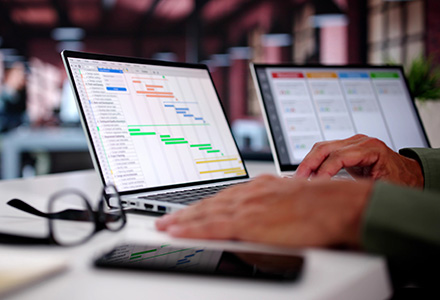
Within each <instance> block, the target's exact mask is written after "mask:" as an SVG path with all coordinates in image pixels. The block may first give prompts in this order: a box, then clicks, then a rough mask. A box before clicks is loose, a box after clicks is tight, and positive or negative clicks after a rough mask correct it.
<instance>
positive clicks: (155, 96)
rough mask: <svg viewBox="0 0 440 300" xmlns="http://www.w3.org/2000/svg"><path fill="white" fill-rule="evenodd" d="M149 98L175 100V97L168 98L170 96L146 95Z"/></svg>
mask: <svg viewBox="0 0 440 300" xmlns="http://www.w3.org/2000/svg"><path fill="white" fill-rule="evenodd" d="M145 96H147V97H149V98H174V96H168V95H145Z"/></svg>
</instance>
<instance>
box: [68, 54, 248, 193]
mask: <svg viewBox="0 0 440 300" xmlns="http://www.w3.org/2000/svg"><path fill="white" fill-rule="evenodd" d="M61 56H62V59H63V62H64V66H65V68H66V70H67V74H68V77H69V81H70V85H71V87H72V90H73V92H74V95H75V102H76V105H77V108H78V110H79V113H80V119H81V124H82V127H83V129H84V131H85V132H86V137H87V142H88V146H89V151H90V153H91V154H92V155H91V156H92V161H93V164H94V167H95V169H96V170H97V171H98V173H99V175H100V178H101V182H102V184H103V185H104V186H105V185H106V182H105V178H104V175H103V172H102V169H101V165H100V162H99V159H98V155H97V153H96V149H95V145H94V144H93V139H92V135H91V132H90V129H89V127H88V125H87V122H86V117H85V113H84V110H83V107H82V104H81V100H80V97H79V93H78V90H77V87H76V84H75V81H74V79H73V78H74V76H73V72H72V69H71V68H70V64H69V61H68V59H69V58H79V59H89V60H101V61H110V62H118V63H132V64H144V65H152V66H163V67H175V68H189V69H199V70H206V71H207V73H208V75H209V79H210V80H211V83H212V85H213V88H214V90H215V93H216V95H217V101H218V102H219V104H220V107H221V108H222V112H223V116H224V117H225V120H226V123H227V125H228V129H229V134H231V136H232V139H233V141H234V145H235V147H236V149H237V152H238V155H239V157H240V160H241V161H242V163H243V168H244V170H245V172H246V175H241V176H234V177H228V178H220V179H212V180H200V181H192V182H187V183H179V184H172V185H162V186H158V187H151V188H144V189H135V190H130V191H122V192H120V194H121V195H129V194H133V193H135V194H138V193H146V192H151V191H160V190H167V189H174V188H182V187H191V186H198V185H208V184H212V183H220V182H227V181H236V180H242V179H249V172H248V171H247V168H246V165H245V163H244V160H243V157H242V154H241V152H240V149H239V148H238V146H237V142H236V140H235V138H234V136H233V134H232V131H231V126H230V122H229V120H228V118H227V115H226V113H225V108H224V106H223V104H222V102H221V101H220V97H219V94H218V91H217V89H216V87H215V85H214V81H213V79H212V76H211V73H210V72H209V69H208V67H207V66H206V65H203V64H189V63H177V62H167V61H158V60H149V59H143V58H136V57H125V56H116V55H105V54H97V53H87V52H77V51H70V50H64V51H62V52H61Z"/></svg>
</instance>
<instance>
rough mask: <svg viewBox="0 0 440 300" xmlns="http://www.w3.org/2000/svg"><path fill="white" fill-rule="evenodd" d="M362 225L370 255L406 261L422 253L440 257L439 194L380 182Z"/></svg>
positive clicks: (377, 184) (365, 243)
mask: <svg viewBox="0 0 440 300" xmlns="http://www.w3.org/2000/svg"><path fill="white" fill-rule="evenodd" d="M425 170H426V169H425ZM430 172H434V173H435V172H437V173H438V172H439V171H438V170H430ZM430 175H432V174H430ZM428 183H430V182H428ZM362 225H363V226H362V246H363V248H364V249H365V250H367V251H369V252H373V253H379V254H382V255H386V256H393V257H404V258H408V257H412V256H414V257H416V256H419V255H420V254H421V253H423V255H429V254H432V255H437V256H438V253H440V193H438V192H437V191H428V190H427V189H425V190H423V191H422V190H417V189H411V188H407V187H401V186H396V185H391V184H389V183H385V182H377V183H376V184H375V186H374V188H373V192H372V195H371V198H370V201H369V204H368V207H367V209H366V211H365V212H364V215H363V224H362Z"/></svg>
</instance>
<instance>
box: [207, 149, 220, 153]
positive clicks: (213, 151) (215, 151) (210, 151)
mask: <svg viewBox="0 0 440 300" xmlns="http://www.w3.org/2000/svg"><path fill="white" fill-rule="evenodd" d="M206 152H208V153H218V152H220V150H209V151H206Z"/></svg>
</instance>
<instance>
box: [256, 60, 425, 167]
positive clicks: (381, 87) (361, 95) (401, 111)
mask: <svg viewBox="0 0 440 300" xmlns="http://www.w3.org/2000/svg"><path fill="white" fill-rule="evenodd" d="M254 68H255V69H254V70H253V71H255V73H254V75H255V76H256V81H257V85H258V88H259V91H260V95H259V96H260V99H261V100H262V104H263V109H264V111H265V117H266V121H267V123H268V125H269V129H270V134H271V135H272V139H271V142H272V149H273V150H275V151H273V152H274V155H276V158H277V160H278V164H279V167H280V169H281V171H289V170H295V169H296V167H297V166H298V165H299V164H300V163H301V161H302V160H303V158H304V157H305V156H306V154H307V153H308V152H309V151H310V150H311V148H312V146H313V145H314V144H315V143H316V142H320V141H328V140H335V139H344V138H348V137H350V136H353V135H355V134H358V133H361V134H365V135H368V136H371V137H376V138H378V139H380V140H382V141H383V142H385V143H386V144H387V145H388V146H389V147H390V148H391V149H393V150H395V151H397V150H399V149H401V148H404V147H428V146H429V143H428V141H427V139H426V135H425V132H424V130H423V127H422V125H421V122H420V119H419V116H418V114H417V111H416V109H415V106H414V103H413V101H412V98H411V96H410V93H409V91H408V88H407V85H406V81H405V77H404V75H403V72H402V69H401V68H400V67H362V68H359V67H358V68H356V67H323V66H319V67H301V66H292V65H290V66H289V65H279V66H276V65H254Z"/></svg>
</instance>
